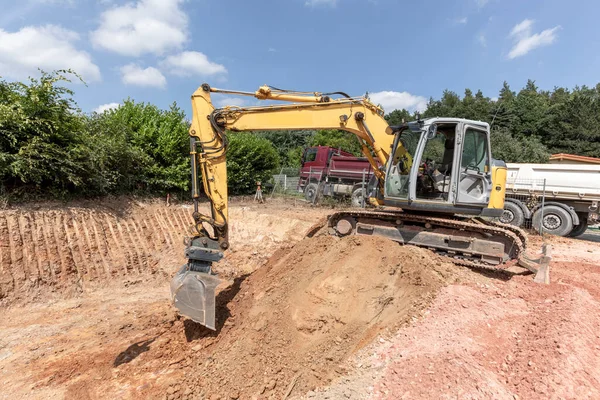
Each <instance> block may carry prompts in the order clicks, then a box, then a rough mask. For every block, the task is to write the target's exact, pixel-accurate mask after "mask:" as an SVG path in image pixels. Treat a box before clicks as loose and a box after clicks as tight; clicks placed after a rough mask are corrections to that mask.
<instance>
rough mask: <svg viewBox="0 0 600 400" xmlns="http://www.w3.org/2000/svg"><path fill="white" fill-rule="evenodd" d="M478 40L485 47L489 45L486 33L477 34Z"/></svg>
mask: <svg viewBox="0 0 600 400" xmlns="http://www.w3.org/2000/svg"><path fill="white" fill-rule="evenodd" d="M477 41H478V42H479V44H480V45H482V46H483V47H487V39H486V38H485V35H484V34H483V33H480V34H479V35H477Z"/></svg>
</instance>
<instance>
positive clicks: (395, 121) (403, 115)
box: [385, 109, 415, 126]
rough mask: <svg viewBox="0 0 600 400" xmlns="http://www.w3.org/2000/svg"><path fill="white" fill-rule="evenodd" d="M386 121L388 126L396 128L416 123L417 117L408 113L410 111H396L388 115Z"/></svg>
mask: <svg viewBox="0 0 600 400" xmlns="http://www.w3.org/2000/svg"><path fill="white" fill-rule="evenodd" d="M385 120H386V121H387V123H388V125H390V126H394V125H401V124H403V123H405V122H410V121H414V120H415V117H414V116H413V115H412V114H411V113H410V112H408V110H405V109H402V110H394V111H392V112H391V113H389V114H386V115H385Z"/></svg>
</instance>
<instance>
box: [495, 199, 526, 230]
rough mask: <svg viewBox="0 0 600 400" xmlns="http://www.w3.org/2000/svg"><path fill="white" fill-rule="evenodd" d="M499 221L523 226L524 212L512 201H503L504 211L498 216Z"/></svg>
mask: <svg viewBox="0 0 600 400" xmlns="http://www.w3.org/2000/svg"><path fill="white" fill-rule="evenodd" d="M500 222H502V223H503V224H510V225H514V226H523V223H524V222H525V213H524V212H523V210H522V209H521V207H519V206H518V205H516V204H515V203H513V202H512V201H506V202H504V212H503V213H502V215H501V216H500Z"/></svg>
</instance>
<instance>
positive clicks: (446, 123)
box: [171, 84, 535, 329]
mask: <svg viewBox="0 0 600 400" xmlns="http://www.w3.org/2000/svg"><path fill="white" fill-rule="evenodd" d="M212 93H222V94H227V95H239V96H251V97H254V98H256V99H258V100H268V101H270V103H271V104H269V105H265V106H252V107H237V106H226V107H222V108H215V107H214V106H213V103H212V100H211V94H212ZM192 110H193V116H192V123H191V127H190V149H191V150H190V157H191V167H192V195H193V200H194V213H193V218H194V225H193V236H191V237H189V238H187V239H186V242H185V244H186V249H185V252H186V257H187V259H188V262H187V263H186V264H185V265H183V266H182V267H181V269H180V270H179V271H178V273H177V274H176V275H175V277H174V278H173V280H172V282H171V294H172V300H173V303H174V305H175V307H176V308H177V309H178V310H179V312H180V313H181V314H182V315H184V316H186V317H188V318H191V319H192V320H194V321H196V322H198V323H200V324H202V325H204V326H206V327H208V328H210V329H215V288H216V286H217V285H218V284H219V282H220V280H219V278H218V277H217V276H216V275H215V274H214V273H213V271H212V268H211V267H212V264H213V263H214V262H216V261H219V260H220V259H221V258H222V257H223V251H224V250H226V249H227V248H229V238H228V224H229V218H228V198H227V169H226V160H227V146H228V141H227V132H228V131H230V132H238V131H255V130H297V129H339V130H343V131H346V132H349V133H351V134H353V135H355V136H356V138H357V140H358V141H359V142H360V145H361V148H362V152H363V154H364V156H365V157H366V158H367V159H368V161H369V163H370V164H371V166H372V168H373V171H374V175H373V178H372V179H371V181H370V182H369V185H368V186H367V188H366V193H365V196H367V197H368V201H369V203H370V204H371V205H373V206H375V207H373V208H371V209H370V210H365V209H356V210H354V209H350V210H348V211H339V212H335V213H333V214H332V215H330V216H329V218H328V220H327V222H326V226H323V228H327V230H328V232H329V233H331V234H334V235H338V236H345V235H356V234H361V235H378V236H382V237H385V238H388V239H391V240H393V241H395V242H398V243H400V244H411V245H415V246H420V247H425V248H427V249H430V250H432V251H434V252H436V253H438V254H441V255H444V256H448V257H450V258H451V260H452V261H453V262H454V263H456V264H459V265H464V266H468V267H472V268H488V269H505V268H508V267H510V266H512V265H514V264H516V263H519V264H521V265H523V266H524V267H526V268H528V269H531V270H532V271H535V266H532V262H531V260H528V259H526V258H525V257H524V256H525V247H526V238H525V235H524V233H523V232H522V231H521V230H520V229H518V228H516V227H513V226H509V225H503V224H499V223H496V222H493V218H494V217H499V216H501V215H502V213H503V210H504V194H505V183H506V165H505V164H504V162H502V161H497V160H494V159H493V158H492V153H491V148H490V133H489V125H488V124H487V123H484V122H480V121H471V120H465V119H458V118H429V119H418V120H417V121H413V122H409V123H405V124H402V125H400V126H389V125H388V123H387V121H386V120H385V118H384V111H383V109H382V108H381V107H379V106H378V105H375V104H373V103H372V102H371V101H370V100H369V99H368V98H367V97H351V96H348V95H347V94H345V93H343V92H334V93H318V92H298V91H289V90H282V89H277V88H274V87H271V86H262V87H260V88H259V89H258V90H257V91H256V92H243V91H233V90H222V89H216V88H212V87H210V86H209V85H208V84H203V85H202V86H201V87H200V88H198V90H196V92H195V93H194V94H193V95H192ZM199 174H200V175H201V179H202V186H203V189H204V194H205V195H206V196H207V197H208V200H209V202H210V208H211V215H204V214H202V213H200V212H199V211H198V202H199V199H200V193H201V192H200V179H199ZM319 228H320V227H319ZM312 233H314V232H312Z"/></svg>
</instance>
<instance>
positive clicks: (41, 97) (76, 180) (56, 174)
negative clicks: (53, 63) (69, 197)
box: [0, 70, 93, 196]
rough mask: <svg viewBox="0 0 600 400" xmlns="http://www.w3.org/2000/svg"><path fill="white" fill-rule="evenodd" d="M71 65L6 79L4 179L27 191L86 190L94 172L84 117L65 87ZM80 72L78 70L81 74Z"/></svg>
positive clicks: (0, 114) (0, 92)
mask: <svg viewBox="0 0 600 400" xmlns="http://www.w3.org/2000/svg"><path fill="white" fill-rule="evenodd" d="M69 74H71V75H75V74H74V73H73V72H72V71H69V70H60V71H56V72H53V73H46V72H43V71H42V73H41V77H40V78H39V79H34V78H31V79H30V80H29V82H28V83H23V82H7V81H5V80H2V81H0V183H1V185H2V186H3V187H4V188H5V190H11V191H19V192H20V193H21V194H27V195H31V194H35V193H40V192H42V191H49V192H50V194H51V195H55V196H62V195H64V194H66V193H67V192H69V191H76V190H81V189H82V188H83V187H84V186H85V184H86V182H87V181H88V180H89V179H90V177H91V175H92V174H93V170H92V168H91V166H90V163H89V158H90V155H91V154H90V151H89V148H88V147H87V145H86V144H87V142H86V140H85V135H84V116H83V115H82V114H81V112H80V110H79V109H78V108H77V105H76V104H75V102H74V101H73V99H72V97H71V96H72V95H73V92H72V91H71V90H70V89H67V88H66V87H65V86H62V85H63V84H65V83H68V82H70V79H69V78H68V75H69ZM75 76H76V77H77V75H75Z"/></svg>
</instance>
